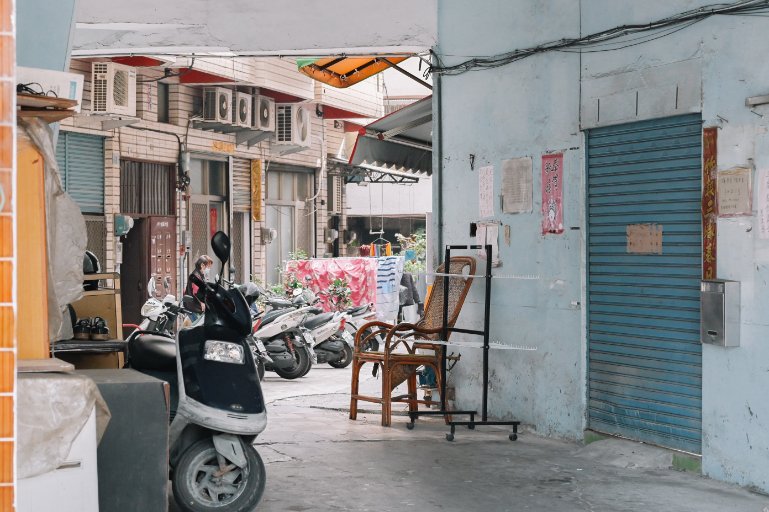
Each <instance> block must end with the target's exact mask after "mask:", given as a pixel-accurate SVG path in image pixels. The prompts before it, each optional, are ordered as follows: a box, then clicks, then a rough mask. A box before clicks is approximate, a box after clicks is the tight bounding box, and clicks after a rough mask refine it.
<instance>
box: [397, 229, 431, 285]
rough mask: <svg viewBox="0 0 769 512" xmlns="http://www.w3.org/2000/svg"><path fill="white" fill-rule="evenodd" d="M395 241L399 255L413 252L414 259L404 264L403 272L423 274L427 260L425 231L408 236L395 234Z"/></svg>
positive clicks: (418, 231) (420, 230)
mask: <svg viewBox="0 0 769 512" xmlns="http://www.w3.org/2000/svg"><path fill="white" fill-rule="evenodd" d="M395 239H396V240H398V243H399V244H400V246H401V254H405V252H406V251H407V250H413V251H414V254H415V256H416V259H414V260H410V261H407V262H406V264H405V265H404V266H403V271H404V272H408V273H410V274H417V273H419V272H424V271H425V262H426V260H427V234H426V233H425V231H424V230H423V229H419V230H417V231H416V232H415V233H413V234H412V235H410V236H404V235H402V234H400V233H395Z"/></svg>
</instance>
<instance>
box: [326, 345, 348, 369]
mask: <svg viewBox="0 0 769 512" xmlns="http://www.w3.org/2000/svg"><path fill="white" fill-rule="evenodd" d="M342 341H343V342H344V340H342ZM342 352H344V356H342V359H340V360H339V361H329V362H328V364H330V365H331V366H333V367H334V368H347V367H348V366H350V363H352V347H351V346H350V345H348V344H347V343H346V342H344V348H343V349H342Z"/></svg>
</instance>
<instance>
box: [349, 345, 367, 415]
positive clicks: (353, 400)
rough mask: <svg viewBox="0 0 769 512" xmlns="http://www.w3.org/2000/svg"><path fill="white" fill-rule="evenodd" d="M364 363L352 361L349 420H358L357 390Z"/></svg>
mask: <svg viewBox="0 0 769 512" xmlns="http://www.w3.org/2000/svg"><path fill="white" fill-rule="evenodd" d="M363 364H364V363H362V362H360V361H356V360H354V359H353V362H352V382H351V383H350V419H351V420H355V419H358V398H357V396H358V390H359V384H360V369H361V367H362V366H363Z"/></svg>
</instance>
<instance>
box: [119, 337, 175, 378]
mask: <svg viewBox="0 0 769 512" xmlns="http://www.w3.org/2000/svg"><path fill="white" fill-rule="evenodd" d="M128 357H129V360H130V363H131V368H134V369H136V370H155V371H164V372H175V371H176V342H175V341H174V339H173V338H169V337H167V336H161V335H159V334H151V333H143V334H138V335H136V336H134V337H133V338H131V339H130V340H129V342H128Z"/></svg>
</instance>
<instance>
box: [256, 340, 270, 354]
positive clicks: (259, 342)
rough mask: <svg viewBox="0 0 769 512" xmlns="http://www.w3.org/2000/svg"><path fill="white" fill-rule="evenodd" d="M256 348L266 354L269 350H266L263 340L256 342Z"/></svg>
mask: <svg viewBox="0 0 769 512" xmlns="http://www.w3.org/2000/svg"><path fill="white" fill-rule="evenodd" d="M256 348H258V349H259V352H266V351H267V349H266V348H264V343H262V340H256Z"/></svg>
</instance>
